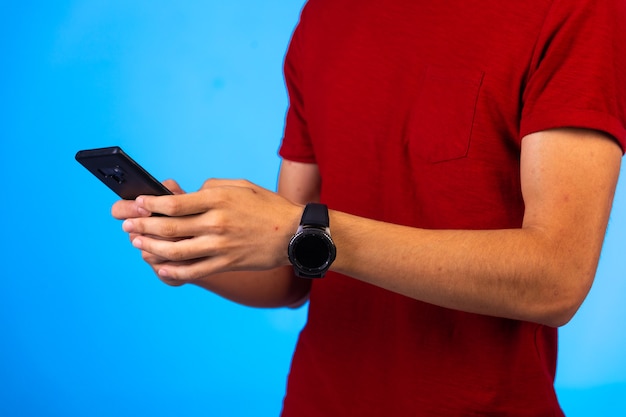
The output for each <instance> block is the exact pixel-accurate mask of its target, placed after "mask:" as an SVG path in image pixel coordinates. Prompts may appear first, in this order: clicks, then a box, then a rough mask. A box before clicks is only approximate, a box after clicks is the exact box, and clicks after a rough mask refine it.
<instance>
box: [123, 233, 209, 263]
mask: <svg viewBox="0 0 626 417" xmlns="http://www.w3.org/2000/svg"><path fill="white" fill-rule="evenodd" d="M211 240H214V239H211V238H209V237H206V236H202V237H195V238H191V239H183V240H179V241H176V242H172V241H166V240H161V239H152V238H150V237H148V236H138V237H136V238H135V239H133V241H132V245H133V246H134V247H135V248H137V249H140V250H142V251H144V252H148V253H150V254H152V255H155V256H157V257H159V258H162V259H165V260H167V261H173V262H185V261H191V260H195V259H198V258H204V257H211V256H215V255H217V254H218V253H219V252H220V251H219V249H218V245H216V244H215V243H213V242H211Z"/></svg>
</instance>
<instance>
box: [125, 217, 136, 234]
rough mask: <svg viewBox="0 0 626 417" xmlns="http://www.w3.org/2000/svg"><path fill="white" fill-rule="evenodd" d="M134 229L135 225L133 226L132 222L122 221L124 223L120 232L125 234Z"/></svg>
mask: <svg viewBox="0 0 626 417" xmlns="http://www.w3.org/2000/svg"><path fill="white" fill-rule="evenodd" d="M134 228H135V225H134V224H133V221H132V220H124V223H122V230H123V231H125V232H127V233H130V232H132V231H133V229H134Z"/></svg>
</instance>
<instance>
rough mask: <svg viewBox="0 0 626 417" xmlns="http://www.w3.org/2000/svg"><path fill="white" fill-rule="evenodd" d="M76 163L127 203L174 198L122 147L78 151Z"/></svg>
mask: <svg viewBox="0 0 626 417" xmlns="http://www.w3.org/2000/svg"><path fill="white" fill-rule="evenodd" d="M76 160H77V161H78V162H80V163H81V164H82V165H83V166H84V167H85V168H87V169H88V170H89V171H90V172H91V173H92V174H93V175H95V176H96V177H97V178H98V179H99V180H100V181H102V182H103V183H104V184H105V185H106V186H107V187H109V188H110V189H111V190H113V191H114V192H115V193H116V194H117V195H118V196H120V197H121V198H123V199H125V200H134V199H135V198H137V197H138V196H140V195H167V194H172V192H171V191H170V190H168V189H167V188H166V187H165V186H164V185H163V184H161V183H160V182H159V181H158V180H156V179H155V178H154V177H153V176H152V175H150V174H149V173H148V171H146V170H145V169H143V168H142V167H141V165H139V164H138V163H137V162H135V161H134V160H133V159H132V158H131V157H130V156H128V154H126V153H125V152H124V151H123V150H122V149H121V148H120V147H119V146H111V147H108V148H98V149H86V150H82V151H78V152H77V153H76Z"/></svg>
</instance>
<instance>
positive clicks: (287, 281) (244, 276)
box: [191, 267, 310, 308]
mask: <svg viewBox="0 0 626 417" xmlns="http://www.w3.org/2000/svg"><path fill="white" fill-rule="evenodd" d="M191 283H193V284H195V285H197V286H199V287H201V288H204V289H206V290H209V291H211V292H214V293H216V294H217V295H219V296H221V297H224V298H226V299H228V300H231V301H234V302H236V303H239V304H243V305H246V306H250V307H261V308H274V307H299V306H300V305H302V304H303V303H304V302H305V301H306V300H307V298H308V293H309V289H310V282H309V281H307V280H304V279H300V278H296V277H295V276H294V275H293V269H292V268H291V267H281V268H277V269H271V270H266V271H233V272H224V273H219V274H215V275H211V276H208V277H205V278H201V279H197V280H194V281H191Z"/></svg>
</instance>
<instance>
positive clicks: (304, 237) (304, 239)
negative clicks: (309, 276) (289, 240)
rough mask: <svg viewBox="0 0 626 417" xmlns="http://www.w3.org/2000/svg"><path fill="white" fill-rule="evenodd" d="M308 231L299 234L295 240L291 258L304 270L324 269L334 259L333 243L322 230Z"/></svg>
mask: <svg viewBox="0 0 626 417" xmlns="http://www.w3.org/2000/svg"><path fill="white" fill-rule="evenodd" d="M307 232H308V233H307ZM307 232H305V233H303V234H301V235H299V236H298V237H297V239H296V241H295V242H293V245H292V247H291V253H290V258H291V259H292V261H293V262H294V264H295V265H296V266H297V267H298V268H301V269H302V270H304V271H309V272H316V271H323V270H325V269H326V268H327V267H328V266H329V265H330V263H331V262H332V261H333V260H334V252H335V251H334V249H335V248H334V246H333V243H332V241H331V240H330V239H329V238H328V236H326V235H325V234H324V233H323V232H321V231H319V232H318V231H313V230H310V231H307Z"/></svg>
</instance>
